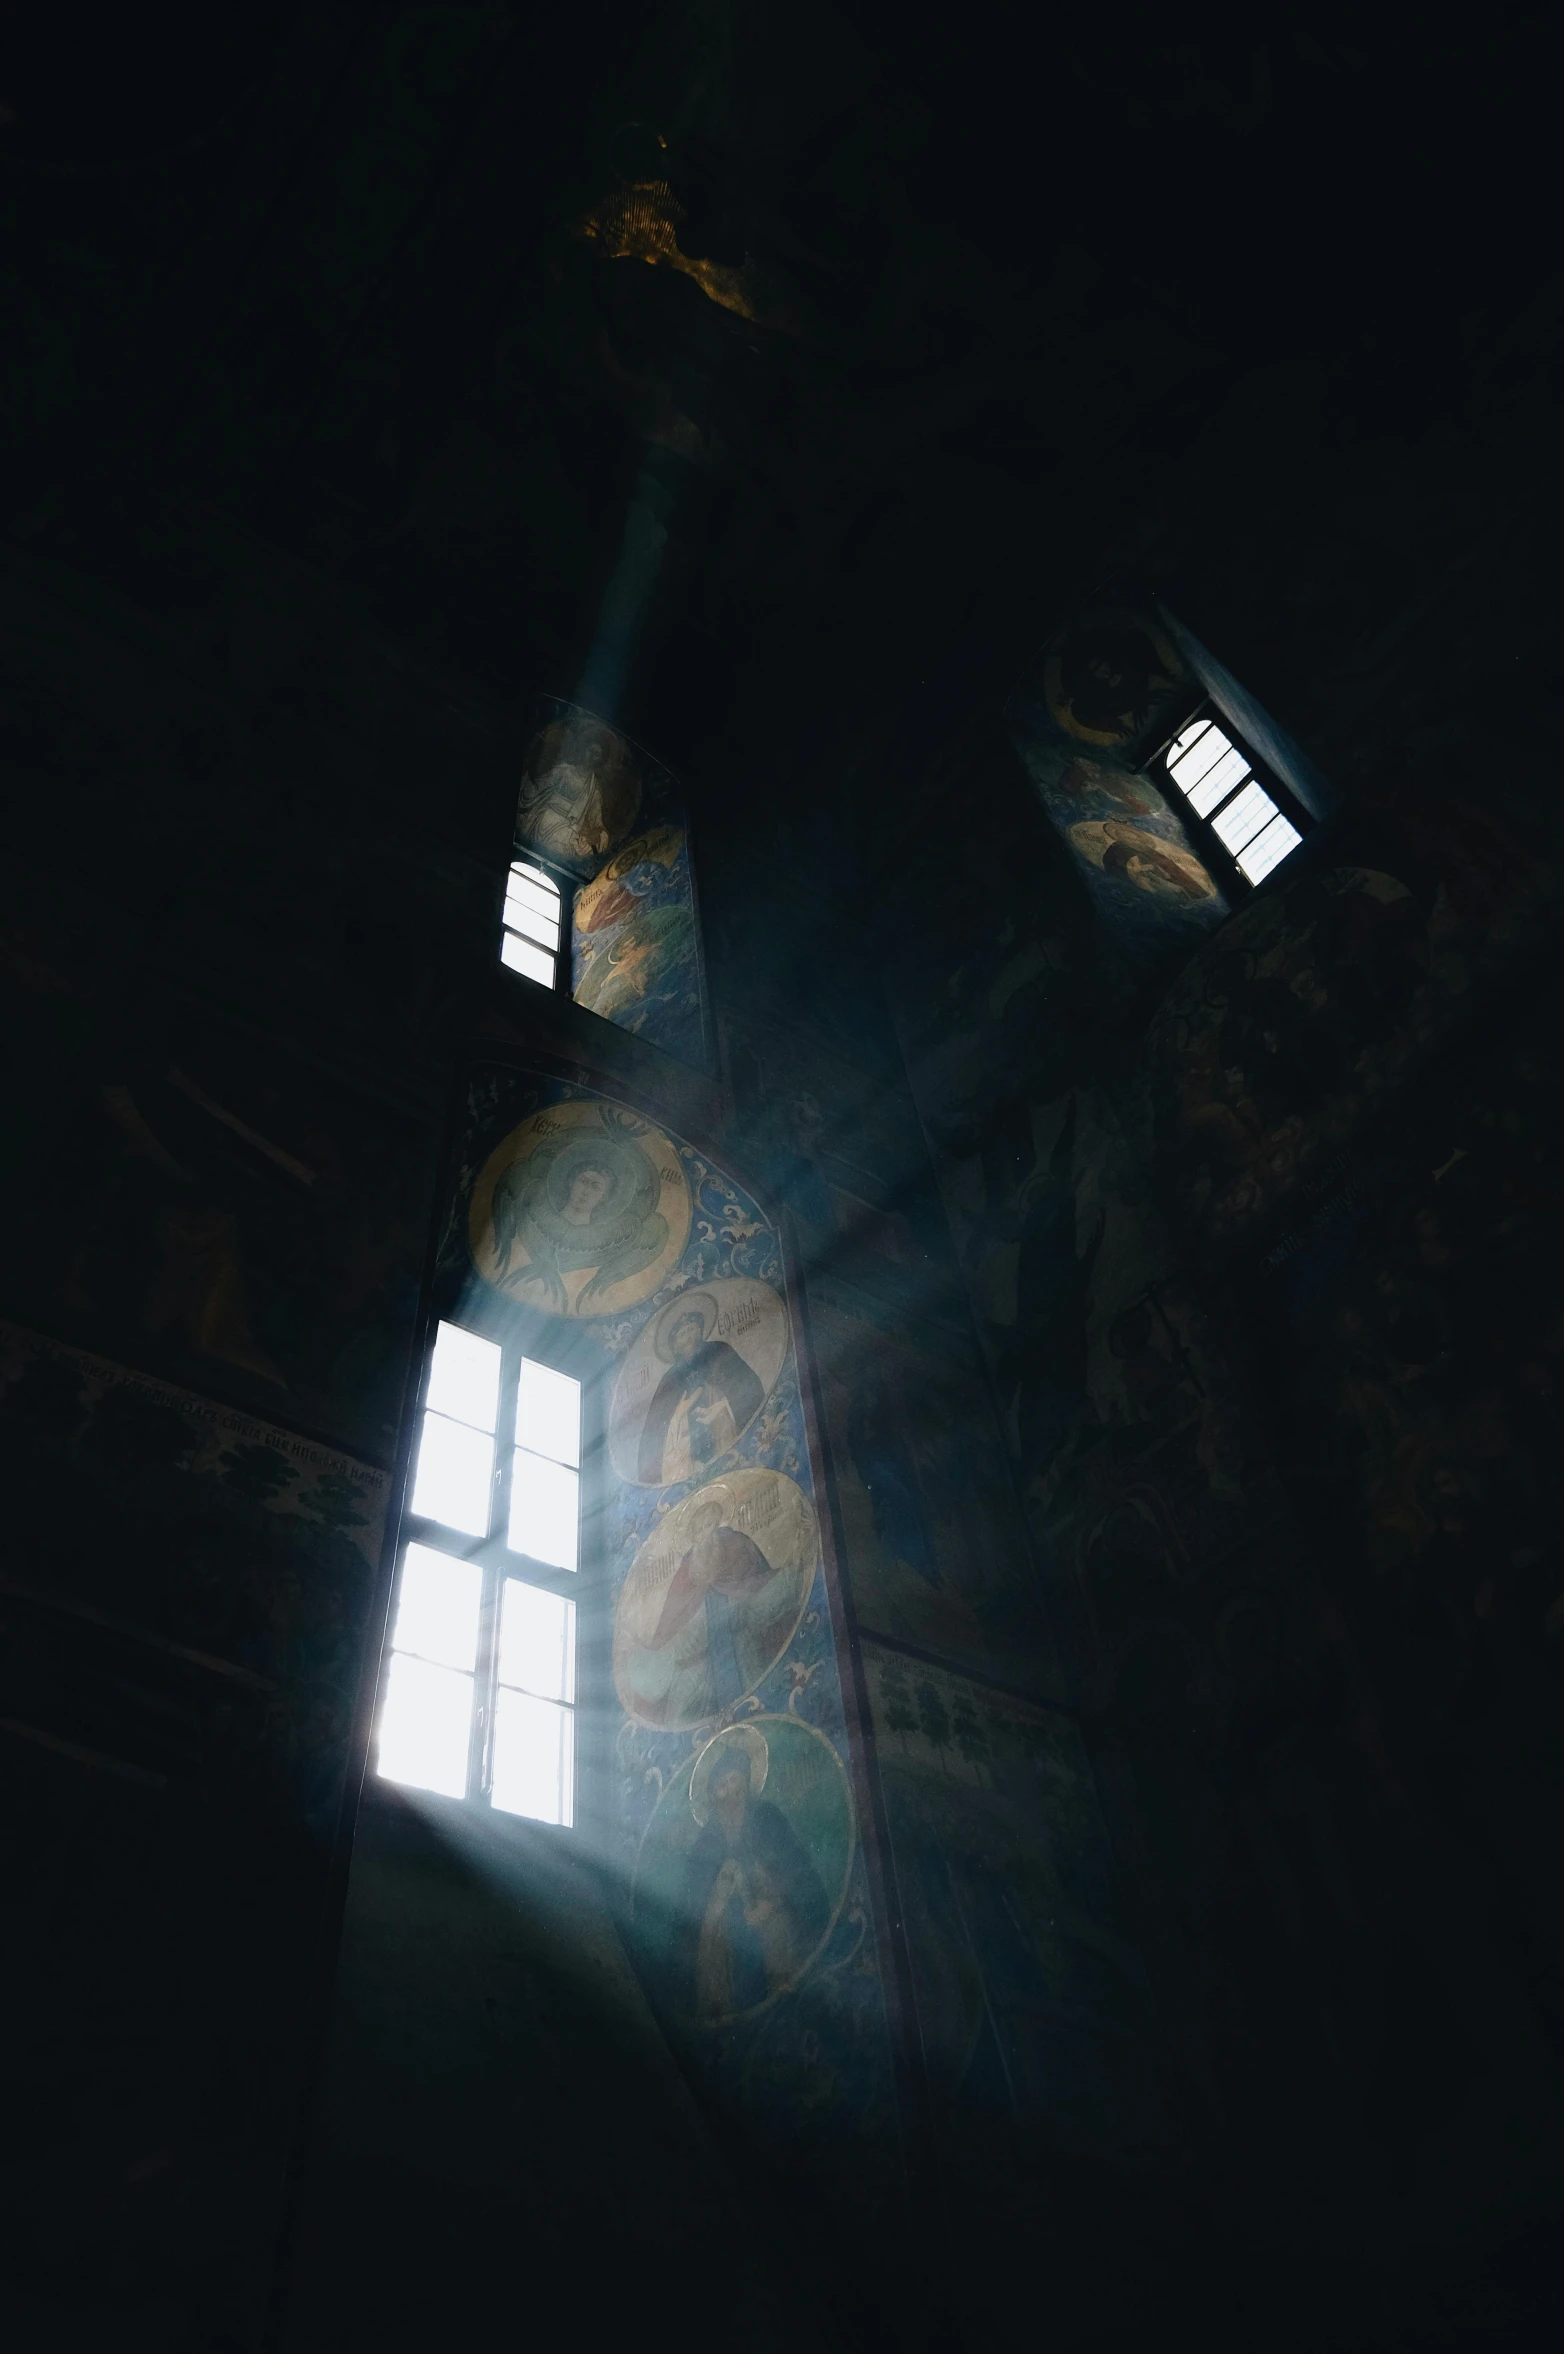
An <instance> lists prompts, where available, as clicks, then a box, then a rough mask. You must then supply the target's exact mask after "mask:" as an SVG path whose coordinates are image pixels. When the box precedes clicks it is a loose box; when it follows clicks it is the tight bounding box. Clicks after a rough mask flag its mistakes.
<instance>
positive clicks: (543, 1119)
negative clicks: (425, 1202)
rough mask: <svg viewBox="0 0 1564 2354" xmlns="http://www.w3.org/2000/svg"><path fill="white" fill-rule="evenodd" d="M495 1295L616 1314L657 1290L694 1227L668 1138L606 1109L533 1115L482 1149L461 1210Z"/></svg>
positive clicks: (573, 1311)
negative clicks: (467, 1205)
mask: <svg viewBox="0 0 1564 2354" xmlns="http://www.w3.org/2000/svg"><path fill="white" fill-rule="evenodd" d="M469 1219H470V1232H471V1236H472V1249H473V1258H474V1261H475V1263H476V1265H477V1266H478V1268H479V1270H480V1272H481V1273H482V1274H483V1275H484V1276H485V1277H486V1279H487V1280H488V1281H489V1282H490V1283H492V1284H493V1285H495V1287H496V1288H497V1289H498V1290H501V1291H504V1292H506V1293H508V1294H509V1295H510V1296H511V1297H512V1298H513V1299H520V1300H525V1301H526V1302H527V1303H528V1304H529V1305H530V1306H534V1307H539V1308H544V1309H547V1310H549V1311H550V1312H551V1313H554V1314H558V1315H566V1316H612V1315H614V1314H615V1313H617V1312H619V1311H621V1310H623V1309H625V1308H633V1307H634V1306H635V1305H636V1304H637V1302H638V1301H641V1300H644V1299H645V1298H646V1296H647V1294H648V1293H649V1292H653V1291H655V1290H656V1289H657V1287H658V1285H659V1284H660V1283H662V1281H663V1280H664V1278H665V1277H666V1275H667V1273H668V1270H669V1269H670V1267H672V1266H673V1265H674V1264H675V1263H676V1261H677V1260H678V1258H679V1255H680V1253H681V1252H682V1250H683V1249H684V1245H685V1242H686V1240H687V1239H688V1236H689V1231H690V1188H689V1183H688V1180H687V1178H686V1175H685V1172H684V1169H683V1167H682V1165H681V1163H680V1160H679V1156H678V1154H677V1153H676V1152H675V1151H674V1149H673V1147H672V1146H671V1145H670V1143H669V1142H668V1139H667V1137H665V1136H663V1135H661V1134H659V1132H658V1131H657V1130H656V1129H655V1128H652V1127H650V1126H649V1125H648V1123H647V1122H646V1121H645V1120H641V1119H638V1118H636V1116H635V1115H634V1114H633V1113H630V1112H624V1111H620V1110H618V1109H617V1108H616V1107H615V1106H613V1105H609V1104H605V1103H596V1102H593V1103H581V1102H578V1103H565V1104H557V1105H551V1106H550V1108H549V1109H548V1110H547V1111H541V1112H535V1113H534V1114H533V1115H532V1117H531V1118H530V1119H527V1120H523V1121H522V1123H521V1125H520V1126H519V1127H518V1128H517V1129H516V1130H515V1131H514V1132H513V1133H512V1134H511V1135H509V1136H507V1137H505V1138H504V1139H503V1140H502V1141H501V1142H500V1143H499V1144H498V1145H496V1146H495V1149H494V1151H493V1152H492V1153H491V1154H490V1156H489V1158H488V1160H487V1162H486V1163H485V1164H484V1167H483V1169H482V1171H481V1172H480V1174H479V1178H478V1182H477V1185H476V1186H475V1187H474V1189H473V1196H472V1207H471V1210H470V1213H469Z"/></svg>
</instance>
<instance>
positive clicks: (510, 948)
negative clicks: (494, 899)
mask: <svg viewBox="0 0 1564 2354" xmlns="http://www.w3.org/2000/svg"><path fill="white" fill-rule="evenodd" d="M564 915H565V903H564V898H563V895H562V893H561V891H560V888H559V885H558V883H556V882H555V880H554V878H553V876H552V875H551V874H549V873H548V872H547V870H546V869H545V868H543V867H541V866H535V865H534V864H533V863H532V861H531V860H530V859H526V858H516V859H512V861H511V868H510V873H509V874H508V875H507V876H506V878H505V929H504V933H503V935H502V937H501V940H500V962H501V964H504V965H509V967H510V969H511V971H512V972H513V973H521V974H524V975H525V977H526V979H527V980H529V981H536V982H538V984H539V985H540V986H541V987H542V988H544V989H554V988H557V987H558V985H559V943H560V935H561V928H562V926H563V923H564Z"/></svg>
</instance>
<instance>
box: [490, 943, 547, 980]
mask: <svg viewBox="0 0 1564 2354" xmlns="http://www.w3.org/2000/svg"><path fill="white" fill-rule="evenodd" d="M500 962H501V964H508V965H509V966H510V969H511V971H512V972H513V973H525V974H526V976H527V979H528V980H529V981H541V982H542V984H543V986H544V988H545V989H552V988H553V986H554V959H553V957H552V956H551V955H550V954H549V952H548V950H547V949H546V948H536V947H534V946H533V943H532V942H531V941H530V940H523V939H522V937H521V935H520V933H519V932H507V933H506V935H505V937H504V939H503V941H502V942H501V943H500Z"/></svg>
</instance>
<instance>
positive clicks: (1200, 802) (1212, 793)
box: [1189, 752, 1249, 817]
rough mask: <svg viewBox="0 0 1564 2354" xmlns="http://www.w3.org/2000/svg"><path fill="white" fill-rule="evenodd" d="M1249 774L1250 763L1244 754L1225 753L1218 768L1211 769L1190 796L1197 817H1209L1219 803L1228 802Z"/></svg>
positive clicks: (1191, 806) (1191, 805)
mask: <svg viewBox="0 0 1564 2354" xmlns="http://www.w3.org/2000/svg"><path fill="white" fill-rule="evenodd" d="M1248 774H1249V763H1248V761H1247V760H1246V759H1245V758H1244V755H1243V754H1242V752H1224V753H1223V755H1222V757H1221V759H1220V760H1219V761H1218V762H1217V764H1216V766H1215V767H1214V768H1212V769H1209V770H1208V771H1207V773H1206V774H1205V775H1204V776H1203V777H1202V778H1201V780H1200V782H1199V784H1198V785H1196V787H1195V789H1194V791H1193V792H1192V793H1191V794H1190V796H1189V806H1190V808H1191V809H1192V810H1193V811H1194V813H1195V815H1196V816H1197V817H1209V816H1210V814H1211V812H1212V810H1213V809H1215V808H1216V807H1217V806H1218V805H1219V803H1221V802H1223V801H1225V800H1226V798H1227V796H1228V794H1229V793H1231V792H1232V790H1233V788H1234V787H1235V786H1236V785H1241V784H1242V783H1243V781H1244V779H1245V777H1246V776H1247V775H1248Z"/></svg>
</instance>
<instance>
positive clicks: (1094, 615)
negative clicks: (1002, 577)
mask: <svg viewBox="0 0 1564 2354" xmlns="http://www.w3.org/2000/svg"><path fill="white" fill-rule="evenodd" d="M1036 667H1037V668H1038V669H1040V671H1041V685H1042V692H1043V700H1044V702H1045V703H1046V705H1047V708H1048V712H1049V715H1050V717H1051V718H1052V719H1053V720H1054V721H1055V723H1056V724H1057V725H1058V726H1059V727H1060V728H1062V729H1063V730H1064V731H1065V733H1066V734H1067V735H1069V736H1072V737H1075V738H1076V739H1077V740H1078V741H1080V742H1083V743H1087V744H1098V745H1104V746H1108V745H1120V744H1127V743H1131V742H1133V740H1134V739H1135V738H1136V737H1137V736H1139V735H1140V734H1141V733H1142V732H1143V731H1144V729H1145V728H1146V727H1147V726H1148V725H1149V724H1150V722H1151V721H1152V720H1153V719H1154V718H1155V717H1156V716H1157V714H1158V712H1159V711H1164V710H1166V709H1167V708H1168V707H1169V705H1170V704H1171V703H1172V701H1173V699H1174V698H1175V697H1176V696H1177V695H1178V693H1179V691H1180V689H1181V688H1182V687H1183V685H1184V683H1185V671H1184V665H1183V663H1182V662H1181V661H1180V660H1179V657H1178V654H1177V651H1176V650H1175V648H1174V645H1173V641H1172V639H1171V638H1170V637H1169V636H1168V633H1167V631H1166V630H1165V629H1163V628H1162V627H1161V625H1160V624H1159V623H1157V622H1155V621H1153V620H1152V619H1151V617H1150V616H1149V615H1148V614H1145V613H1137V612H1133V611H1131V610H1129V609H1128V608H1126V607H1124V606H1122V605H1090V606H1087V607H1086V608H1085V609H1084V610H1083V611H1081V612H1080V613H1078V614H1076V615H1075V616H1074V618H1073V619H1072V620H1071V621H1070V622H1068V623H1067V624H1066V625H1065V627H1064V628H1063V629H1062V630H1060V631H1059V633H1058V635H1057V636H1056V637H1055V638H1054V639H1053V640H1052V641H1051V642H1050V644H1049V645H1048V646H1047V647H1046V648H1045V650H1044V652H1043V655H1042V659H1041V662H1040V664H1039V665H1037V666H1036Z"/></svg>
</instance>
